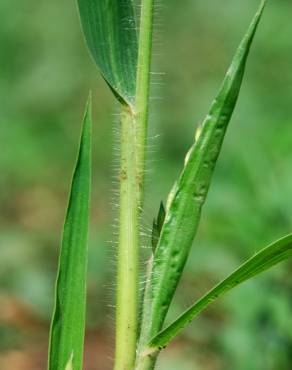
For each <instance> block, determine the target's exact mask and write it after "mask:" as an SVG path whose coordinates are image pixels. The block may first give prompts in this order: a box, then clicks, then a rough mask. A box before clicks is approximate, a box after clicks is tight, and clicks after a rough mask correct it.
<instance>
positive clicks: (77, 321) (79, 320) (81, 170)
mask: <svg viewBox="0 0 292 370" xmlns="http://www.w3.org/2000/svg"><path fill="white" fill-rule="evenodd" d="M91 125H92V123H91V99H90V98H89V101H88V104H87V108H86V113H85V117H84V123H83V129H82V136H81V142H80V149H79V155H78V160H77V164H76V168H75V171H74V175H73V180H72V186H71V194H70V198H69V205H68V210H67V214H66V219H65V223H64V230H63V239H62V247H61V253H60V260H59V270H58V277H57V282H56V300H55V309H54V313H53V318H52V325H51V333H50V348H49V365H48V369H49V370H69V369H70V370H81V369H82V361H83V343H84V331H85V302H86V273H87V239H88V222H89V221H88V220H89V200H90V182H91Z"/></svg>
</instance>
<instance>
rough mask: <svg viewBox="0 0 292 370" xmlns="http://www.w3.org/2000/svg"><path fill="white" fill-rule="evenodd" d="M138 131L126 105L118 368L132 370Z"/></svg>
mask: <svg viewBox="0 0 292 370" xmlns="http://www.w3.org/2000/svg"><path fill="white" fill-rule="evenodd" d="M135 133H136V131H135V121H134V119H133V116H132V113H131V111H130V110H129V109H128V108H127V107H124V108H123V110H122V113H121V170H120V232H119V250H118V276H117V302H116V355H115V370H130V369H133V366H134V362H135V357H136V341H137V305H138V247H139V202H140V200H139V199H140V195H139V194H140V191H139V184H138V178H137V161H136V137H135Z"/></svg>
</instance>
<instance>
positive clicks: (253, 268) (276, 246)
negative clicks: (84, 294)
mask: <svg viewBox="0 0 292 370" xmlns="http://www.w3.org/2000/svg"><path fill="white" fill-rule="evenodd" d="M291 256H292V234H289V235H287V236H285V237H283V238H282V239H279V240H277V241H276V242H274V243H273V244H271V245H269V246H268V247H266V248H264V249H262V250H261V251H260V252H259V253H257V254H256V255H255V256H253V257H251V258H250V259H249V260H248V261H247V262H245V263H244V264H243V265H241V266H240V267H239V268H238V269H237V270H236V271H234V272H233V273H232V274H231V275H229V276H228V277H227V278H226V279H224V280H223V281H222V282H221V283H220V284H218V285H217V286H216V287H215V288H213V289H212V290H210V291H209V292H208V293H207V294H206V295H205V296H204V297H202V298H201V299H200V300H199V301H197V302H196V303H195V304H194V305H193V306H191V307H190V308H189V309H188V310H187V311H185V312H184V313H183V314H182V315H181V316H180V317H179V318H178V319H177V320H175V321H174V322H173V323H172V324H171V325H170V326H168V327H167V328H166V329H165V330H163V331H161V332H160V333H159V334H158V335H157V336H155V337H154V338H153V339H152V340H151V342H150V344H149V348H148V350H147V351H146V352H149V353H151V352H156V351H157V350H159V349H162V348H164V347H165V346H166V345H167V344H168V343H169V342H170V341H171V340H172V339H173V338H174V337H175V336H176V335H177V333H178V332H179V331H180V330H182V329H183V328H184V327H185V326H186V325H187V324H188V323H189V322H190V321H192V320H193V319H194V318H195V317H196V316H198V315H199V314H200V312H202V311H203V310H204V309H206V308H207V307H208V306H209V305H210V304H211V303H213V302H214V301H215V300H216V299H217V298H219V297H221V296H222V295H224V294H225V293H227V292H228V291H230V290H231V289H233V288H235V287H236V286H237V285H239V284H241V283H243V282H244V281H246V280H248V279H251V278H253V277H254V276H256V275H258V274H260V273H261V272H264V271H266V270H268V269H269V268H271V267H273V266H275V265H276V264H277V263H279V262H281V261H284V260H286V259H287V258H289V257H291Z"/></svg>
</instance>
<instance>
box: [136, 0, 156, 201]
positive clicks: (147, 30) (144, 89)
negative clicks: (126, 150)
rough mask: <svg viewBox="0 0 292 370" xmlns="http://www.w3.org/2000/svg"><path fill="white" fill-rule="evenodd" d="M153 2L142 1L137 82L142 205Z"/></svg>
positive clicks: (137, 121)
mask: <svg viewBox="0 0 292 370" xmlns="http://www.w3.org/2000/svg"><path fill="white" fill-rule="evenodd" d="M153 2H154V0H142V1H141V15H140V33H139V49H138V70H137V82H136V105H135V118H136V135H137V163H138V167H139V169H138V176H139V184H140V191H141V194H140V199H141V206H142V202H143V192H144V173H145V155H146V150H145V148H146V144H147V127H148V112H149V88H150V68H151V56H152V33H153Z"/></svg>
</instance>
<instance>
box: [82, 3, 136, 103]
mask: <svg viewBox="0 0 292 370" xmlns="http://www.w3.org/2000/svg"><path fill="white" fill-rule="evenodd" d="M78 8H79V14H80V19H81V24H82V28H83V33H84V36H85V39H86V43H87V46H88V49H89V51H90V53H91V55H92V57H93V59H94V61H95V63H96V65H97V66H98V68H99V70H100V72H101V74H102V76H103V77H104V79H105V80H106V81H107V83H108V84H109V86H110V87H111V89H112V90H113V92H114V93H115V95H116V96H117V97H118V99H119V100H121V101H123V102H124V103H127V104H128V105H133V104H134V96H135V92H136V74H137V57H138V45H137V30H136V21H135V15H134V5H133V1H132V0H111V1H109V0H78Z"/></svg>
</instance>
